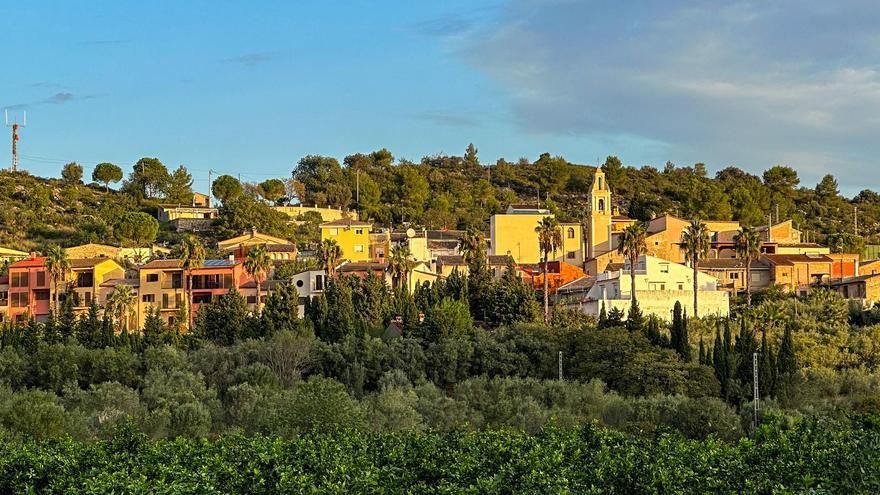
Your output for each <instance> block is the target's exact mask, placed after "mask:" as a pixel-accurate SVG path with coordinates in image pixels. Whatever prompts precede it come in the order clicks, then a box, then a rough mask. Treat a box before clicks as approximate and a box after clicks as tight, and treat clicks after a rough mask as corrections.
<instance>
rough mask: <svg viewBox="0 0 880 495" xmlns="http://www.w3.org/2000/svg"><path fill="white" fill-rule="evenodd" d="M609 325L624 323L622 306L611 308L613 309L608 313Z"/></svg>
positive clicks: (616, 325) (611, 326) (615, 325)
mask: <svg viewBox="0 0 880 495" xmlns="http://www.w3.org/2000/svg"><path fill="white" fill-rule="evenodd" d="M607 325H608V327H609V328H614V327H619V326H622V325H623V311H622V310H621V309H620V308H611V311H610V312H609V313H608V322H607Z"/></svg>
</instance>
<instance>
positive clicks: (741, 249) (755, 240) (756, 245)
mask: <svg viewBox="0 0 880 495" xmlns="http://www.w3.org/2000/svg"><path fill="white" fill-rule="evenodd" d="M733 241H734V242H735V243H736V254H737V256H739V257H740V258H742V259H744V260H745V261H746V306H748V307H751V306H752V260H753V259H757V258H758V256H761V238H760V237H759V236H758V232H757V231H756V230H755V229H753V228H751V227H743V228H741V229H740V230H739V233H738V234H736V235H735V236H734V237H733Z"/></svg>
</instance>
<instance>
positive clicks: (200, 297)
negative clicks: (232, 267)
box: [193, 292, 211, 304]
mask: <svg viewBox="0 0 880 495" xmlns="http://www.w3.org/2000/svg"><path fill="white" fill-rule="evenodd" d="M209 302H211V293H210V292H203V293H201V294H193V304H207V303H209Z"/></svg>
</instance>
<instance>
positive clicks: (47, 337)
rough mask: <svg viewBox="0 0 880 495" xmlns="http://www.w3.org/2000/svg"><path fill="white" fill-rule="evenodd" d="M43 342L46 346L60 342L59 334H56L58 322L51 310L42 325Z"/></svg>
mask: <svg viewBox="0 0 880 495" xmlns="http://www.w3.org/2000/svg"><path fill="white" fill-rule="evenodd" d="M43 340H44V341H45V342H46V343H47V344H56V343H58V342H59V341H60V340H61V334H60V333H59V332H58V320H57V319H56V318H55V313H54V312H53V311H52V310H49V316H48V317H47V318H46V322H45V323H43Z"/></svg>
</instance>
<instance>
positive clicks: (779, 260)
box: [761, 254, 834, 266]
mask: <svg viewBox="0 0 880 495" xmlns="http://www.w3.org/2000/svg"><path fill="white" fill-rule="evenodd" d="M761 259H762V260H764V261H767V262H769V263H771V264H774V265H782V266H794V265H795V264H796V263H830V262H832V261H834V260H832V259H831V258H830V257H828V256H827V255H824V254H765V255H764V256H762V257H761Z"/></svg>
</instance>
